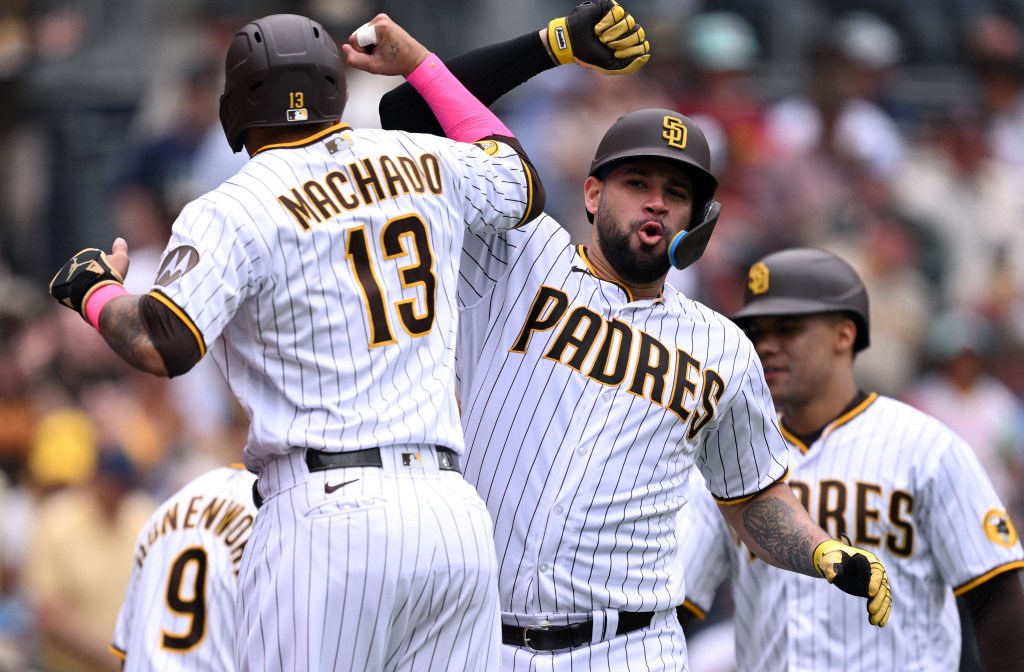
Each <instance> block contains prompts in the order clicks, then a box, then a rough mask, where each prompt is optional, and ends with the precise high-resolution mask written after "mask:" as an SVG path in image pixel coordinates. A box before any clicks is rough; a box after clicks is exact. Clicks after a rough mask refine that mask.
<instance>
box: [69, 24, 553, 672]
mask: <svg viewBox="0 0 1024 672" xmlns="http://www.w3.org/2000/svg"><path fill="white" fill-rule="evenodd" d="M342 48H343V50H344V51H345V55H346V57H347V60H348V64H349V65H351V66H352V67H356V68H359V69H363V70H366V71H368V72H372V73H377V74H402V75H405V76H406V77H407V79H408V80H409V81H410V82H412V83H413V84H414V85H415V86H416V87H417V88H418V89H419V90H420V91H421V92H423V94H424V97H425V98H426V99H427V100H428V101H430V103H431V105H436V106H437V108H438V118H439V119H441V121H442V123H443V124H444V126H445V128H446V129H448V131H449V132H450V133H451V134H452V136H453V137H454V138H455V139H456V140H478V141H480V142H479V143H478V144H477V145H472V144H466V143H462V142H455V141H453V140H449V139H443V138H435V137H431V136H414V135H410V134H405V133H395V132H389V131H380V130H356V129H353V128H351V127H349V126H348V125H347V124H344V123H342V122H341V114H342V110H343V108H344V104H345V102H346V101H345V99H346V86H345V76H344V67H343V64H342V60H341V58H340V55H339V53H338V49H337V46H336V44H335V42H334V41H333V40H332V39H331V37H330V36H329V35H328V34H327V32H326V31H325V30H324V28H323V26H321V25H319V24H318V23H316V22H315V21H311V20H310V19H308V18H306V17H302V16H296V15H290V14H286V15H273V16H268V17H264V18H262V19H258V20H256V21H253V22H252V23H250V24H248V25H246V26H244V27H243V28H242V29H241V30H239V32H238V33H237V34H236V35H235V37H234V39H233V41H232V42H231V45H230V47H229V49H228V53H227V59H226V81H225V89H224V94H223V96H222V97H221V107H220V113H221V121H222V123H223V126H224V130H225V135H226V136H227V139H228V142H229V144H230V145H231V147H232V148H233V149H234V150H235V151H236V152H237V151H240V150H241V149H243V148H245V149H246V151H247V152H248V154H249V155H250V157H251V158H250V160H249V161H248V162H247V163H246V164H245V167H244V168H243V169H242V170H241V171H240V172H239V173H238V174H237V175H236V176H235V177H233V178H231V179H229V180H227V181H226V182H225V183H224V184H223V185H221V186H220V187H218V188H217V189H215V190H214V191H212V192H210V193H208V194H205V195H204V196H202V197H200V198H198V199H196V200H195V201H193V202H191V203H189V204H188V205H187V206H186V207H185V208H184V209H183V211H182V212H181V213H180V215H179V216H178V219H177V220H176V221H175V223H174V227H173V231H172V235H171V239H170V241H169V243H168V246H167V249H166V251H165V253H164V255H163V261H162V267H161V269H160V270H159V272H158V275H157V279H156V281H155V284H154V287H153V288H152V290H151V291H150V292H149V294H147V295H145V296H132V295H126V293H125V291H124V289H123V287H122V286H121V282H120V281H121V279H122V278H123V276H124V274H125V272H126V271H127V266H128V256H127V249H126V245H125V244H124V242H123V241H121V240H118V241H115V243H114V248H113V251H112V254H110V255H107V254H105V253H103V252H101V251H100V250H96V249H88V250H83V251H82V252H80V253H79V254H77V255H75V256H74V257H73V258H72V259H71V260H70V261H69V262H68V263H67V264H66V265H65V266H64V267H63V268H62V269H61V270H60V271H59V272H58V273H57V275H56V276H55V277H54V279H53V281H52V283H51V286H50V291H51V294H53V296H54V297H55V298H57V299H58V300H60V301H61V302H62V303H63V304H65V305H67V306H68V307H70V308H73V309H74V310H77V311H80V312H81V313H82V315H83V316H85V317H86V319H87V320H88V321H89V322H90V323H91V324H92V325H93V326H95V327H96V328H97V329H98V330H99V331H100V333H101V334H102V336H103V338H104V339H105V340H106V342H107V343H108V344H109V345H110V346H111V347H112V348H113V349H114V351H115V352H117V353H118V354H119V355H120V356H121V357H122V358H124V359H125V360H126V361H127V362H129V363H130V364H132V365H134V366H136V367H138V368H140V369H141V370H143V371H148V372H150V373H153V374H156V375H167V376H176V375H181V374H183V373H185V372H186V371H188V369H189V368H190V367H191V366H192V365H193V364H194V363H195V362H196V361H198V360H199V359H200V358H201V357H202V356H203V355H204V354H205V353H206V352H207V351H208V350H209V351H211V352H212V354H213V356H214V359H215V360H216V362H217V364H218V365H219V367H220V368H221V371H222V372H223V374H224V377H225V379H226V380H227V381H228V383H229V385H230V386H231V389H232V390H233V392H234V394H235V395H236V396H237V397H238V399H239V402H240V404H241V405H242V407H243V408H244V409H245V411H246V414H247V415H248V417H249V419H250V432H249V437H248V443H247V445H246V447H245V452H244V461H245V465H246V466H247V467H248V468H249V470H251V471H253V472H256V473H258V474H259V480H258V487H257V489H256V491H255V496H256V498H257V499H258V500H260V502H261V504H262V508H261V510H260V513H259V515H258V516H257V518H256V523H255V525H254V527H253V530H252V535H251V537H250V540H249V543H248V544H247V545H246V547H245V552H244V555H243V557H242V565H241V568H240V573H239V600H238V607H237V613H236V623H237V626H238V636H237V641H236V647H235V658H236V662H237V664H238V667H239V669H240V670H242V671H243V672H245V671H247V670H260V671H261V672H264V671H272V670H282V671H283V670H287V671H288V672H293V671H294V670H360V671H362V670H417V671H420V670H434V669H459V670H489V669H494V668H495V667H496V665H497V659H498V647H499V644H498V642H499V640H498V637H499V624H498V614H497V608H496V600H497V592H496V589H495V557H494V548H493V544H492V542H491V538H492V534H491V522H490V520H489V517H488V515H487V510H486V507H485V506H484V504H483V502H482V501H481V500H480V498H479V496H478V495H477V494H476V492H475V491H474V490H473V488H472V486H470V485H469V484H468V483H467V482H466V481H465V480H464V479H463V477H462V476H461V474H460V473H459V469H460V465H459V455H460V454H461V453H462V451H463V446H464V443H463V436H462V432H461V428H460V426H459V417H458V408H457V404H456V400H455V390H454V339H455V334H456V324H455V318H456V315H455V309H456V299H455V285H456V280H457V277H458V276H457V273H458V264H459V256H458V253H457V251H458V250H459V249H460V248H461V247H462V241H463V238H464V236H465V235H468V233H467V231H468V232H469V233H474V234H481V235H483V234H489V233H492V232H496V231H499V230H504V229H508V228H511V227H514V226H517V225H520V224H522V223H524V222H526V221H529V220H530V219H532V218H533V217H534V216H536V215H537V214H538V213H539V209H540V208H541V207H543V201H544V198H543V189H542V185H541V184H540V182H539V181H538V180H537V177H536V173H535V171H534V170H533V168H532V167H531V165H530V163H529V161H528V159H527V158H526V156H525V154H523V152H522V149H521V148H520V147H519V146H518V142H517V141H516V140H515V139H514V137H512V134H511V132H510V131H509V130H508V129H507V128H505V127H504V125H502V124H501V122H500V121H498V119H497V118H495V117H494V116H493V115H492V114H490V112H489V111H487V109H486V108H485V107H484V106H482V105H481V104H480V103H479V102H478V101H476V100H474V99H472V98H471V97H470V96H469V95H468V93H467V92H466V90H465V89H464V88H463V87H462V86H461V85H459V84H458V82H457V80H455V79H454V77H452V75H451V73H450V72H448V71H447V69H446V68H445V67H444V65H443V64H442V63H441V62H440V61H439V60H438V59H437V58H436V57H435V56H434V55H432V54H429V53H428V52H427V50H426V49H425V48H424V47H423V46H422V45H420V44H419V43H418V42H416V41H415V40H413V39H412V38H411V37H410V36H409V35H408V34H407V33H405V31H404V30H402V29H401V28H400V27H399V26H397V25H396V24H394V23H393V22H392V21H390V19H388V17H386V16H385V15H378V16H377V17H376V18H374V19H373V20H372V21H371V22H369V23H368V24H367V25H366V26H364V27H362V28H361V29H360V30H359V31H357V34H353V35H352V36H351V37H350V38H349V43H348V44H345V45H343V47H342Z"/></svg>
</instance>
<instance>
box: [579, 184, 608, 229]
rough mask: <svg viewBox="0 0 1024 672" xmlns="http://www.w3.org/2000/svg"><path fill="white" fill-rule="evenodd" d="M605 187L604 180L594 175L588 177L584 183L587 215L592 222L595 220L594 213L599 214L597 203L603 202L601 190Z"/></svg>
mask: <svg viewBox="0 0 1024 672" xmlns="http://www.w3.org/2000/svg"><path fill="white" fill-rule="evenodd" d="M603 188H604V182H602V181H601V180H599V179H597V178H596V177H594V176H593V175H591V176H590V177H588V178H587V181H586V182H584V183H583V201H584V203H585V204H586V206H587V216H588V218H589V219H590V221H591V223H593V221H594V215H595V214H597V205H598V203H600V202H601V190H602V189H603Z"/></svg>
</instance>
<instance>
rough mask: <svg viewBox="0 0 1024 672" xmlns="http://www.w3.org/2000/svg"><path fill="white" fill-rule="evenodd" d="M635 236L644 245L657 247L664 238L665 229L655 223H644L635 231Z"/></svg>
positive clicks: (658, 223)
mask: <svg viewBox="0 0 1024 672" xmlns="http://www.w3.org/2000/svg"><path fill="white" fill-rule="evenodd" d="M637 235H638V236H639V237H640V242H641V243H643V244H644V245H657V244H658V243H659V242H661V241H662V239H664V238H665V227H663V226H662V225H661V223H660V222H656V221H649V222H644V223H643V224H642V225H641V226H640V228H639V230H638V231H637Z"/></svg>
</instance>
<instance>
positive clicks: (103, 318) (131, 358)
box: [50, 238, 205, 378]
mask: <svg viewBox="0 0 1024 672" xmlns="http://www.w3.org/2000/svg"><path fill="white" fill-rule="evenodd" d="M90 250H91V252H90ZM87 252H90V254H89V262H90V263H88V264H87V263H85V261H84V256H85V253H87ZM80 257H82V258H83V262H82V263H79V261H78V259H79V258H80ZM129 265H130V261H129V258H128V244H127V243H126V242H125V241H124V239H123V238H118V239H117V240H115V241H114V244H113V247H112V248H111V251H110V254H104V253H101V252H100V251H99V250H93V249H92V248H89V249H87V250H83V251H82V252H80V253H79V254H78V255H76V256H75V257H73V258H72V260H71V261H70V262H68V264H66V265H65V268H71V269H72V272H71V273H68V274H65V273H64V269H62V270H61V271H60V272H58V274H57V277H55V279H54V282H53V283H51V286H50V293H51V294H54V284H55V283H57V282H58V280H61V281H63V286H62V287H61V289H64V291H63V293H60V292H58V293H59V294H60V297H63V296H64V294H68V295H70V294H71V289H72V288H68V287H67V281H68V278H72V277H79V276H80V275H84V274H85V273H86V272H89V271H90V270H91V269H92V268H98V269H99V270H100V271H104V269H105V270H106V272H105V273H104V274H103V275H102V276H97V274H96V273H93V276H95V277H90V276H86V277H85V278H84V279H83V282H82V284H81V285H79V286H76V287H74V288H73V289H75V290H76V291H77V292H80V293H83V294H85V296H86V297H88V295H89V292H88V288H89V286H90V284H98V283H97V282H96V281H97V280H100V279H101V280H104V281H105V282H104V284H111V285H114V286H116V287H118V288H119V290H118V292H115V294H117V293H120V296H117V295H115V296H114V297H112V298H111V297H107V298H104V299H102V300H101V301H100V304H99V305H98V307H96V309H95V311H91V310H83V309H81V307H80V305H79V303H76V301H75V300H73V299H68V300H64V301H61V303H62V304H63V305H65V306H67V307H69V308H74V309H75V310H78V311H79V312H81V313H82V314H83V315H85V316H86V319H87V320H89V321H90V322H91V323H92V324H93V326H96V327H97V328H98V329H99V332H100V334H101V335H102V336H103V339H104V340H105V341H106V342H107V345H109V346H110V349H111V350H113V351H114V352H115V353H117V355H118V356H119V357H120V358H121V359H123V360H124V361H125V362H127V363H128V364H130V365H131V366H133V367H135V368H136V369H138V370H140V371H143V372H145V373H151V374H153V375H154V376H161V377H165V378H170V377H174V376H178V375H181V374H183V373H185V372H186V371H188V370H189V369H191V368H192V367H193V366H195V364H196V362H198V361H199V360H200V359H202V357H203V354H205V345H204V343H203V342H202V340H201V338H202V337H201V336H200V335H199V333H198V331H196V330H194V329H193V328H190V327H189V325H187V324H185V322H184V321H183V319H187V318H182V317H179V315H177V314H175V311H174V310H173V309H172V308H171V307H170V301H169V299H166V298H163V299H160V298H158V297H157V295H156V294H153V293H151V294H147V295H142V296H137V295H132V294H127V293H126V292H125V290H124V288H123V287H122V286H121V284H120V282H121V280H122V279H123V278H124V277H125V276H126V275H127V274H128V267H129ZM79 269H84V270H79ZM76 272H78V275H75V273H76ZM65 275H67V278H65ZM109 280H116V282H109ZM54 298H58V300H60V298H59V297H58V295H57V294H54ZM78 301H79V302H80V303H87V302H88V299H87V298H83V299H78ZM87 313H95V316H94V317H89V316H88V315H87Z"/></svg>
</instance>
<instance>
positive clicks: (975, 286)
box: [892, 106, 1024, 306]
mask: <svg viewBox="0 0 1024 672" xmlns="http://www.w3.org/2000/svg"><path fill="white" fill-rule="evenodd" d="M892 184H893V189H894V193H895V197H896V200H897V202H898V203H899V204H900V206H901V207H902V208H904V209H905V210H906V211H907V212H908V213H910V214H911V215H912V216H914V217H915V218H916V219H918V220H919V221H921V222H922V223H924V224H925V225H927V226H928V227H929V229H930V230H931V231H932V232H933V233H934V235H936V236H937V237H938V238H939V240H941V243H942V246H943V249H944V256H945V261H946V264H945V266H946V271H945V273H944V277H943V278H942V284H941V289H942V292H943V294H942V300H943V303H944V304H947V305H954V306H955V305H975V306H976V305H980V304H981V303H983V302H985V301H987V300H989V299H990V298H991V296H992V293H993V291H996V289H997V288H998V289H999V291H1002V292H1010V293H1011V294H1016V295H1018V296H1019V295H1020V293H1021V291H1022V288H1024V226H1022V224H1021V222H1022V221H1024V189H1022V188H1021V185H1024V167H1022V166H1015V165H1012V164H1009V163H1007V162H1005V161H1002V160H1000V159H999V158H998V157H997V156H995V155H994V154H993V153H992V149H991V145H990V144H989V143H988V142H987V141H986V126H985V123H984V118H983V116H982V115H981V113H980V111H979V110H978V109H977V108H975V107H964V106H951V107H950V108H947V110H946V111H945V112H944V113H943V114H942V116H940V117H938V118H937V119H935V120H934V121H933V122H932V123H931V124H930V130H929V132H928V133H926V134H925V135H924V136H923V139H922V140H921V142H920V143H917V144H916V145H915V147H914V148H913V151H911V152H909V153H908V156H907V161H906V162H905V164H904V167H903V170H901V171H900V173H899V174H897V175H896V176H894V179H893V183H892Z"/></svg>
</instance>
